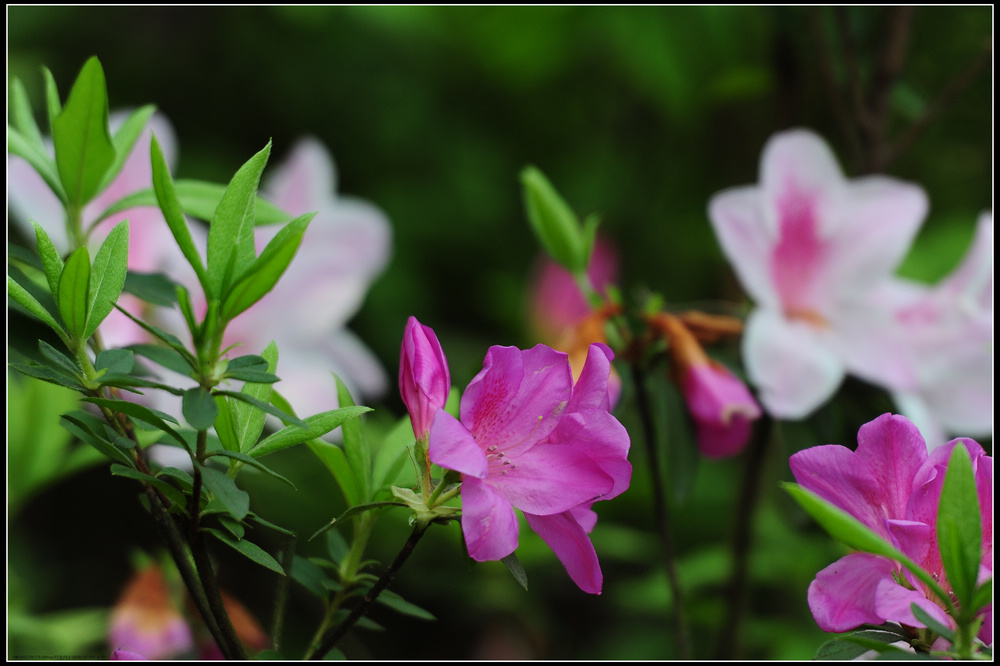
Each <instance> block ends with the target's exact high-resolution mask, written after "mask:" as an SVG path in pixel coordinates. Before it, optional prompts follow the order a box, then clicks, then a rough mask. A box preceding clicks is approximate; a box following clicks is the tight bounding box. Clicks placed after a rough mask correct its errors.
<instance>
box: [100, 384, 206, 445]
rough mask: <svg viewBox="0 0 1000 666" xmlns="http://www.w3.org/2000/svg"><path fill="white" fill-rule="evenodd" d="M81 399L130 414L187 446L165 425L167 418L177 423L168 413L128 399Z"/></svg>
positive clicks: (178, 435)
mask: <svg viewBox="0 0 1000 666" xmlns="http://www.w3.org/2000/svg"><path fill="white" fill-rule="evenodd" d="M83 399H84V400H86V401H87V402H92V403H94V404H95V405H98V406H100V407H106V408H107V409H110V410H112V411H115V412H121V413H123V414H127V415H129V416H131V417H132V418H134V419H139V420H140V421H144V422H146V423H148V424H149V425H151V426H154V427H156V428H158V429H160V430H162V431H163V432H165V433H167V434H168V435H170V436H171V437H173V438H174V439H175V440H176V441H177V442H179V443H180V444H181V446H183V447H184V448H185V449H187V448H188V443H187V440H185V439H184V438H183V437H181V435H180V433H178V432H177V431H176V430H174V429H173V428H171V427H170V426H169V425H167V423H166V421H167V420H169V421H171V422H173V423H177V421H176V419H174V417H172V416H170V415H169V414H165V413H163V412H161V411H159V410H156V409H150V408H149V407H146V406H144V405H140V404H138V403H135V402H129V401H128V400H111V399H108V398H93V397H89V396H88V397H86V398H83Z"/></svg>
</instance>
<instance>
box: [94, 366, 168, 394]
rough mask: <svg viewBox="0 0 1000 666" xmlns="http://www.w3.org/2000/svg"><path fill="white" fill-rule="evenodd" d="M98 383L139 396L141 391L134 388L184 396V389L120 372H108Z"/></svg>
mask: <svg viewBox="0 0 1000 666" xmlns="http://www.w3.org/2000/svg"><path fill="white" fill-rule="evenodd" d="M98 381H100V384H101V386H115V387H118V388H123V389H125V390H126V391H132V392H133V393H138V394H140V395H142V391H136V390H135V388H136V387H142V388H152V389H158V390H160V391H166V392H167V393H172V394H174V395H184V389H181V388H177V387H176V386H171V385H169V384H164V383H163V382H157V381H153V380H151V379H143V378H142V377H136V376H134V375H130V374H123V373H120V372H109V373H107V374H104V375H101V376H100V378H99V379H98Z"/></svg>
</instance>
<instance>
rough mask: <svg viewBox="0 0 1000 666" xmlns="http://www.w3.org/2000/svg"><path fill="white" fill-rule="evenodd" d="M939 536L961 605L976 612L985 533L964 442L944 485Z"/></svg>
mask: <svg viewBox="0 0 1000 666" xmlns="http://www.w3.org/2000/svg"><path fill="white" fill-rule="evenodd" d="M937 536H938V545H939V546H940V548H941V563H942V564H943V565H944V571H945V575H946V576H947V577H948V582H949V583H951V588H952V591H954V593H955V597H956V598H957V599H958V606H959V608H962V609H971V612H974V611H975V608H974V607H973V606H972V595H973V593H974V592H975V589H976V577H977V576H978V575H979V562H980V560H981V559H982V539H983V535H982V522H981V513H980V508H979V495H978V493H977V492H976V477H975V474H974V473H973V471H972V460H971V459H970V458H969V451H968V450H967V449H966V448H965V446H963V445H962V444H957V445H956V446H955V448H954V450H953V451H952V453H951V458H950V459H949V461H948V471H947V472H946V473H945V477H944V484H943V485H942V486H941V502H940V504H939V505H938V520H937Z"/></svg>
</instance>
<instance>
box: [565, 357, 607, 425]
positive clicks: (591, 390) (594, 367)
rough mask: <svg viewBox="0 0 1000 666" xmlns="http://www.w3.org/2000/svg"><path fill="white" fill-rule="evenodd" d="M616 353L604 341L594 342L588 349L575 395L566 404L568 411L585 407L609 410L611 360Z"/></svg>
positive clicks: (575, 386) (574, 388)
mask: <svg viewBox="0 0 1000 666" xmlns="http://www.w3.org/2000/svg"><path fill="white" fill-rule="evenodd" d="M614 358H615V353H614V352H613V351H611V349H610V348H609V347H608V346H607V345H605V344H603V343H594V344H592V345H590V348H589V349H588V350H587V361H586V363H584V365H583V370H582V371H581V372H580V377H579V378H578V379H577V380H576V384H575V385H574V386H573V395H572V397H571V398H570V400H569V404H568V405H566V412H567V413H570V412H579V411H583V410H585V409H603V410H604V411H608V410H609V409H610V406H611V402H610V396H609V394H608V382H609V378H610V376H611V361H612V360H614Z"/></svg>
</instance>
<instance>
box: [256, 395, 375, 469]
mask: <svg viewBox="0 0 1000 666" xmlns="http://www.w3.org/2000/svg"><path fill="white" fill-rule="evenodd" d="M370 411H372V410H371V407H355V406H352V407H341V408H340V409H333V410H330V411H328V412H322V413H320V414H316V415H314V416H310V417H308V418H306V419H305V421H304V422H303V424H304V425H305V427H304V428H300V427H297V426H288V427H287V428H283V429H282V430H279V431H278V432H276V433H274V434H273V435H270V436H268V437H266V438H264V439H263V440H262V441H261V442H260V443H259V444H258V445H257V446H256V447H254V448H253V449H251V451H250V455H251V456H253V457H254V458H261V457H263V456H266V455H268V454H270V453H274V452H275V451H280V450H282V449H287V448H288V447H290V446H295V445H296V444H301V443H302V442H305V441H307V440H310V439H315V438H317V437H321V436H323V435H325V434H326V433H328V432H330V431H332V430H334V429H335V428H338V427H340V426H343V425H344V424H345V423H349V422H350V421H351V420H352V419H354V418H355V417H358V416H360V415H362V414H364V413H365V412H370ZM348 456H350V454H349V453H348ZM370 469H371V468H370V466H369V472H370Z"/></svg>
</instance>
